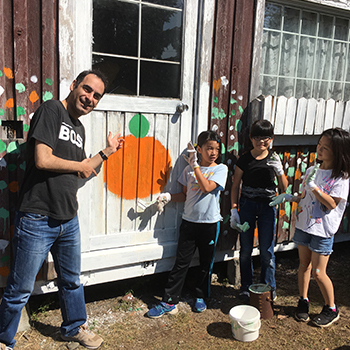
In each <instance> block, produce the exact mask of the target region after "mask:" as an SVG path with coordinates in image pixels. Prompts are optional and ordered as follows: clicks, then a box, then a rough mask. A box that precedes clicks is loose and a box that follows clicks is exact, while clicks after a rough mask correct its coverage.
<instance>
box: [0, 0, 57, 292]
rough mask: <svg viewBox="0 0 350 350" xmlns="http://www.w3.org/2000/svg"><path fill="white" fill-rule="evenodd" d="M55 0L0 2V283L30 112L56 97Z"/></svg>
mask: <svg viewBox="0 0 350 350" xmlns="http://www.w3.org/2000/svg"><path fill="white" fill-rule="evenodd" d="M56 25H57V1H56V0H13V1H11V0H2V1H0V120H1V128H0V138H1V139H0V193H1V195H0V287H2V286H4V284H5V281H6V278H7V276H8V273H9V268H10V266H11V250H10V245H9V241H10V239H11V236H12V234H13V221H14V214H15V205H16V201H17V197H18V188H19V184H20V183H21V181H22V179H23V175H24V170H25V161H24V157H23V150H24V148H25V142H26V137H27V133H28V130H29V123H30V117H31V114H32V113H33V112H34V111H35V110H36V109H37V107H38V106H39V105H40V104H41V103H42V102H43V101H46V100H48V99H51V98H57V97H58V75H57V69H58V68H57V67H58V60H57V28H56Z"/></svg>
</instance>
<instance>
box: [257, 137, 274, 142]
mask: <svg viewBox="0 0 350 350" xmlns="http://www.w3.org/2000/svg"><path fill="white" fill-rule="evenodd" d="M253 139H254V140H255V141H269V140H271V139H272V137H271V136H254V137H253Z"/></svg>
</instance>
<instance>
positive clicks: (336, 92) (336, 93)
mask: <svg viewBox="0 0 350 350" xmlns="http://www.w3.org/2000/svg"><path fill="white" fill-rule="evenodd" d="M342 87H343V84H342V83H339V82H335V83H330V84H329V89H330V91H329V94H330V95H329V97H330V98H333V99H334V100H336V101H337V100H341V98H342Z"/></svg>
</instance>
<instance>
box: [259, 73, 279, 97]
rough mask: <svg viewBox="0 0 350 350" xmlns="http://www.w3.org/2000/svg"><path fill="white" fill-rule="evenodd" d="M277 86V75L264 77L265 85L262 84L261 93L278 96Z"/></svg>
mask: <svg viewBox="0 0 350 350" xmlns="http://www.w3.org/2000/svg"><path fill="white" fill-rule="evenodd" d="M276 86H277V78H276V77H264V78H263V85H262V86H260V90H261V93H262V94H263V95H265V96H268V95H271V96H276V92H277V91H276Z"/></svg>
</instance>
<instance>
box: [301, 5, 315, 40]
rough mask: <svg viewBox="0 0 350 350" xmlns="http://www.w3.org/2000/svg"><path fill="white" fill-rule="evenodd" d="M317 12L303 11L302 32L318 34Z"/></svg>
mask: <svg viewBox="0 0 350 350" xmlns="http://www.w3.org/2000/svg"><path fill="white" fill-rule="evenodd" d="M316 30H317V13H313V12H307V11H303V14H302V25H301V34H306V35H316Z"/></svg>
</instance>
